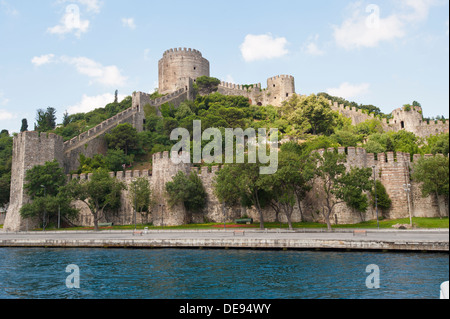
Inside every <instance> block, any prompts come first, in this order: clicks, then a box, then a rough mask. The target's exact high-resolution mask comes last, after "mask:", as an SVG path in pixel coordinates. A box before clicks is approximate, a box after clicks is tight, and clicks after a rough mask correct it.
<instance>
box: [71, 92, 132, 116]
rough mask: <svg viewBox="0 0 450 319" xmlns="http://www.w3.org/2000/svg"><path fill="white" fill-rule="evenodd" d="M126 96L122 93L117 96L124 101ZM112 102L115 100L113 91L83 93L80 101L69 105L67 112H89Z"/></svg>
mask: <svg viewBox="0 0 450 319" xmlns="http://www.w3.org/2000/svg"><path fill="white" fill-rule="evenodd" d="M125 97H126V96H125V95H120V94H119V95H118V96H117V98H118V100H119V101H122V100H123V99H124V98H125ZM112 102H114V94H112V93H105V94H101V95H96V96H87V95H86V94H83V97H82V98H81V101H80V102H79V103H77V104H75V105H72V106H69V107H67V112H68V113H69V114H76V113H87V112H90V111H92V110H95V109H98V108H101V107H105V105H107V104H109V103H112Z"/></svg>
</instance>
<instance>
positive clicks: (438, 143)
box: [424, 133, 449, 156]
mask: <svg viewBox="0 0 450 319" xmlns="http://www.w3.org/2000/svg"><path fill="white" fill-rule="evenodd" d="M424 149H425V151H424V153H426V154H433V155H436V154H443V155H445V156H446V155H448V154H449V133H441V134H438V135H432V136H429V137H428V138H427V145H426V146H424Z"/></svg>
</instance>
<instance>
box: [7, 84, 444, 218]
mask: <svg viewBox="0 0 450 319" xmlns="http://www.w3.org/2000/svg"><path fill="white" fill-rule="evenodd" d="M208 83H209V82H208ZM199 91H201V92H203V93H205V88H199ZM206 91H207V93H209V94H203V95H197V97H196V99H195V100H194V101H185V102H183V103H181V105H180V106H179V107H177V108H176V107H174V106H173V105H171V104H163V105H162V106H161V107H160V112H161V114H162V116H158V115H157V110H156V109H155V108H153V107H152V106H150V105H146V106H144V109H145V116H146V121H145V127H144V131H143V132H137V131H136V129H135V128H133V127H132V126H131V125H129V124H122V125H118V126H117V127H116V128H114V129H113V130H112V131H111V132H110V133H109V134H107V135H106V136H105V139H106V142H107V145H108V151H107V153H106V154H105V155H103V154H97V155H95V156H94V157H92V158H87V157H85V156H81V157H80V158H79V161H80V167H79V169H78V170H77V171H75V172H72V173H77V174H81V173H94V172H99V171H100V170H103V171H121V170H124V169H136V168H141V167H145V168H150V165H151V158H152V157H151V155H152V154H154V153H156V152H162V151H170V150H171V148H172V146H173V145H174V144H175V143H177V141H172V140H171V139H170V134H171V132H172V130H174V129H175V128H185V129H187V130H188V131H189V132H190V135H191V136H193V121H195V120H200V121H201V125H202V131H204V130H205V129H207V128H213V127H214V128H219V129H221V130H223V131H224V130H225V128H242V129H243V130H245V129H247V128H253V129H255V130H257V129H258V128H265V129H267V130H270V129H272V128H277V129H278V131H279V137H278V138H279V140H283V139H284V140H286V141H288V140H291V141H293V142H289V143H285V145H283V146H282V147H281V153H280V166H279V170H278V172H277V174H274V175H273V176H268V177H265V178H264V179H258V178H256V177H255V176H254V174H255V171H254V170H253V168H252V167H251V165H249V164H245V165H244V166H242V165H241V166H239V165H237V166H233V165H230V166H229V167H225V169H223V170H221V171H220V174H219V175H218V180H217V184H216V193H217V195H218V198H219V199H220V201H221V202H223V203H227V204H234V203H236V202H240V203H245V204H246V205H247V206H254V207H256V208H257V209H258V211H261V207H262V206H264V205H272V207H274V209H275V210H277V212H278V213H282V212H284V213H285V214H286V216H288V220H289V216H290V214H292V209H293V206H294V205H293V204H294V203H295V201H301V200H302V198H303V197H304V195H305V193H306V192H307V191H308V190H309V187H310V186H309V185H308V181H310V180H311V178H313V177H314V176H321V177H323V178H328V179H330V180H333V183H332V184H330V185H329V187H330V188H329V189H328V190H326V191H328V192H329V193H328V194H329V196H330V199H331V198H332V196H331V195H333V196H334V197H333V198H337V199H340V200H341V201H344V202H346V203H347V205H349V206H351V207H353V208H355V209H357V210H365V209H367V206H368V205H369V204H370V203H369V201H368V198H367V195H365V194H366V193H367V192H373V191H374V190H373V189H372V186H371V185H369V184H368V183H367V182H368V181H369V179H370V178H371V171H370V172H369V171H367V170H356V169H355V170H351V171H350V172H348V173H345V172H344V171H343V165H342V163H343V159H342V158H340V157H339V156H338V157H336V156H334V155H331V154H330V155H329V156H328V155H327V158H326V157H324V158H323V159H314V157H313V156H311V154H312V152H313V151H314V150H317V149H327V148H336V147H362V148H365V149H366V150H367V152H369V153H383V152H406V153H410V154H411V156H413V155H414V154H445V155H447V154H448V153H449V134H448V133H446V134H440V135H436V136H431V137H429V138H426V139H423V138H419V137H418V136H416V135H414V134H413V133H411V132H407V131H399V132H385V131H383V128H382V125H381V122H380V121H379V120H378V119H371V120H368V121H366V122H364V123H361V124H358V125H356V126H355V125H352V123H351V120H350V119H348V118H345V117H343V116H342V115H341V114H340V113H338V112H335V111H333V110H332V109H331V108H330V106H329V102H328V100H329V99H331V100H333V101H337V102H339V103H345V104H348V103H349V104H350V105H353V104H352V103H354V102H348V101H345V100H343V99H340V98H337V97H330V96H328V95H326V94H325V93H319V94H317V95H315V94H312V95H310V96H297V95H295V96H293V97H292V98H291V99H290V100H289V101H287V102H285V103H284V104H283V106H282V107H280V108H278V107H274V106H270V105H269V106H256V105H250V104H249V101H248V100H247V99H246V98H244V97H241V96H224V95H221V94H219V93H217V92H214V87H213V88H212V89H211V88H210V87H208V88H206ZM160 96H161V95H159V94H158V93H157V92H155V93H154V95H153V97H154V98H157V97H160ZM415 103H417V102H415ZM354 104H355V105H353V106H355V107H359V108H363V109H366V110H367V111H368V112H372V113H377V115H380V116H381V117H383V116H387V115H384V114H382V113H381V111H380V110H379V109H378V108H377V107H375V106H373V105H366V106H364V105H357V104H356V103H354ZM129 107H131V97H130V96H129V97H127V98H125V99H124V100H123V101H121V102H119V101H117V100H116V101H114V102H113V103H110V104H108V105H106V106H105V107H104V108H100V109H96V110H94V111H91V112H89V113H79V114H73V115H69V114H67V113H65V114H64V117H63V123H61V124H60V125H56V123H55V110H54V109H53V108H48V109H47V110H41V109H39V110H38V111H37V116H36V121H37V122H36V124H35V129H36V130H38V131H40V132H53V133H56V134H58V135H61V136H62V137H63V138H64V139H65V140H70V139H71V138H73V137H75V136H77V135H79V134H80V133H82V132H85V131H87V130H89V129H90V128H92V127H94V126H96V125H98V124H99V123H101V122H102V121H104V120H106V119H108V118H110V117H112V116H114V115H115V114H117V113H119V112H121V111H123V110H125V109H127V108H129ZM26 126H27V123H24V122H22V128H24V127H25V128H26ZM222 136H223V140H222V144H223V145H225V140H224V137H225V134H222ZM209 142H210V141H202V148H203V146H205V145H207V144H208V143H209ZM191 147H192V142H191ZM11 154H12V138H11V137H10V136H9V134H8V132H2V133H1V134H0V194H1V197H0V206H2V205H6V204H7V202H8V200H9V183H10V177H11ZM325 160H327V161H328V162H327V163H328V164H329V165H322V167H323V169H322V170H319V171H317V170H313V169H312V167H316V166H317V165H316V164H317V161H325ZM447 162H448V158H447ZM322 164H324V163H322ZM198 165H203V164H198ZM204 165H206V164H204ZM209 165H214V163H212V164H209ZM299 169H300V171H301V173H298V172H299ZM100 175H101V174H100ZM230 176H235V177H236V176H240V177H246V178H247V179H246V180H245V181H243V180H240V179H239V178H232V179H230ZM99 178H103V177H102V176H100V177H99ZM104 178H107V177H104ZM178 178H180V180H183V178H184V177H183V176H179V177H178ZM189 178H190V177H189V176H186V181H189ZM447 179H448V171H447ZM239 181H240V183H239ZM249 181H253V182H254V184H251V183H250V182H249ZM185 184H186V185H192V187H193V189H194V191H193V193H192V194H191V195H190V196H188V198H186V196H180V192H184V193H189V192H190V191H191V190H189V189H185V188H179V187H178V188H177V187H176V185H174V184H173V183H172V184H170V185H168V186H167V187H168V188H167V191H168V193H169V194H171V197H172V201H173V202H176V201H186V202H185V206H189V207H190V208H192V209H200V208H201V205H203V204H204V201H202V199H201V198H202V197H204V194H205V193H204V190H203V189H202V187H201V185H199V183H198V181H196V180H191V181H190V182H189V183H188V182H186V183H185ZM244 184H245V186H247V188H245V189H244V188H242V185H244ZM249 185H250V186H249ZM60 186H61V187H63V186H64V185H60ZM111 187H112V188H114V187H116V186H114V185H113V186H111ZM117 187H118V188H117ZM117 187H116V189H121V188H122V185H120V186H117ZM72 189H76V187H72ZM376 192H377V193H378V194H379V196H380V198H381V197H382V196H383V187H382V185H377V188H376ZM69 193H70V191H69V190H68V189H67V188H64V192H63V194H65V195H67V194H69ZM197 193H198V194H202V195H201V196H196V194H197ZM435 193H436V192H435ZM447 193H448V190H447ZM80 194H87V193H86V191H85V193H83V192H82V191H81V190H79V193H78V198H83V197H80V196H82V195H80ZM198 194H197V195H198ZM436 194H437V193H436ZM34 195H35V194H34ZM57 195H58V192H55V194H53V195H52V196H55V198H57ZM67 196H69V195H67ZM67 196H66V197H64V196H63V199H65V200H66V202H67V200H68V198H70V196H69V197H67ZM84 199H86V198H85V197H84ZM193 199H195V201H194V202H192V200H193ZM55 201H56V199H55ZM385 201H386V203H387V204H386V206H388V204H389V199H388V198H387V199H386V200H385ZM91 204H92V203H91ZM105 205H106V204H105ZM109 205H112V204H111V203H109ZM329 205H330V206H329V207H328V211H329V213H330V214H331V212H332V210H333V207H334V205H335V203H334V204H333V203H331V202H330V204H329ZM49 210H51V208H49ZM67 210H68V212H69V213H70V214H72V213H73V211H71V210H70V209H69V208H67ZM261 217H262V215H261ZM262 222H263V221H262Z"/></svg>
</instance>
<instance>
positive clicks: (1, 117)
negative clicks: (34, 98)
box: [0, 109, 16, 121]
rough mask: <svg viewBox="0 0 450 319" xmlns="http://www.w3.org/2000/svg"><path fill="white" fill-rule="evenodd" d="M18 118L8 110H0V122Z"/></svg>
mask: <svg viewBox="0 0 450 319" xmlns="http://www.w3.org/2000/svg"><path fill="white" fill-rule="evenodd" d="M14 118H16V116H15V115H14V114H12V113H10V112H8V111H6V110H2V109H0V121H6V120H12V119H14Z"/></svg>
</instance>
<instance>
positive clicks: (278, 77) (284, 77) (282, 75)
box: [267, 74, 294, 81]
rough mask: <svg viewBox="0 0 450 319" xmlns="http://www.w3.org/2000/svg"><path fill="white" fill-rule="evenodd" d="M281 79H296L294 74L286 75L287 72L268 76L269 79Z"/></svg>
mask: <svg viewBox="0 0 450 319" xmlns="http://www.w3.org/2000/svg"><path fill="white" fill-rule="evenodd" d="M280 79H289V80H294V77H293V76H292V75H286V74H280V75H276V76H273V77H270V78H268V79H267V80H268V81H277V80H280Z"/></svg>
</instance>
